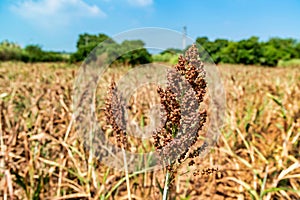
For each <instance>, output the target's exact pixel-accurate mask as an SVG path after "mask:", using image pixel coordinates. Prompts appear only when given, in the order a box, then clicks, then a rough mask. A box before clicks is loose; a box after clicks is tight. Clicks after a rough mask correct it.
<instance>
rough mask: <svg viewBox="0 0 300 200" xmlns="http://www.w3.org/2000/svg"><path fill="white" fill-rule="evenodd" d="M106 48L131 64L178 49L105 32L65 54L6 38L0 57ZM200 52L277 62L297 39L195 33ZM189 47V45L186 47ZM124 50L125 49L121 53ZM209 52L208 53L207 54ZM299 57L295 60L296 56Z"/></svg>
mask: <svg viewBox="0 0 300 200" xmlns="http://www.w3.org/2000/svg"><path fill="white" fill-rule="evenodd" d="M103 41H105V43H106V44H108V45H107V46H106V47H107V48H97V52H95V53H98V54H101V53H103V52H104V51H105V53H106V54H107V55H108V57H109V56H110V57H112V58H114V59H113V60H112V61H111V62H112V63H113V64H122V65H131V66H134V65H136V64H144V63H149V62H170V63H172V64H173V63H176V61H177V58H178V55H179V54H180V53H182V52H183V51H182V50H179V49H167V50H165V51H163V52H161V53H159V54H155V55H151V54H150V53H149V52H148V51H147V49H146V48H145V47H144V46H145V44H144V42H143V41H141V40H125V41H123V42H122V43H117V42H116V41H114V40H113V39H111V38H110V37H109V36H107V35H105V34H102V33H101V34H88V33H84V34H80V35H79V37H78V40H77V43H76V48H77V50H76V52H74V53H72V54H64V53H59V52H52V51H44V50H42V48H41V47H40V46H39V45H28V46H26V47H24V48H21V47H20V46H19V45H18V44H16V43H13V42H8V41H3V42H1V43H0V61H8V60H15V61H23V62H62V61H64V62H71V63H74V62H81V61H83V60H84V59H85V58H86V57H87V56H88V55H89V53H90V52H91V51H92V50H93V49H94V48H95V47H97V45H98V44H99V43H101V42H103ZM196 42H197V43H198V44H199V45H200V47H199V52H200V56H201V57H202V58H203V59H204V60H205V59H208V55H209V56H210V58H212V60H213V61H214V62H215V63H217V64H218V63H229V64H244V65H262V66H277V65H278V63H279V62H282V61H291V60H297V59H300V42H299V41H298V40H295V39H292V38H286V39H282V38H278V37H274V38H270V39H269V40H267V41H260V40H259V38H258V37H255V36H253V37H250V38H248V39H243V40H240V41H230V40H227V39H216V40H214V41H211V40H209V39H208V37H198V38H197V39H196ZM187 48H188V47H187ZM124 52H126V53H124ZM207 53H208V54H207ZM119 55H120V56H119ZM297 61H298V60H297Z"/></svg>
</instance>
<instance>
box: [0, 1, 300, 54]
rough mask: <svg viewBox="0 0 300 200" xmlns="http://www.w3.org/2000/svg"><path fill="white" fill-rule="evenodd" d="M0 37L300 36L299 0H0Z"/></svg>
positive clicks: (55, 40)
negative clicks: (150, 30) (157, 30)
mask: <svg viewBox="0 0 300 200" xmlns="http://www.w3.org/2000/svg"><path fill="white" fill-rule="evenodd" d="M0 25H1V29H0V41H2V40H5V39H7V40H9V41H13V42H17V43H19V44H20V45H21V46H25V45H27V44H39V45H41V46H42V47H43V49H45V50H55V51H63V50H64V51H75V50H76V40H77V38H78V35H79V34H80V33H84V32H87V33H105V34H107V35H109V36H113V35H115V34H118V33H120V32H123V31H127V30H130V29H134V28H142V27H161V28H168V29H172V30H176V31H182V29H183V26H187V33H188V36H190V37H191V38H193V39H195V38H196V37H198V36H207V37H208V38H209V39H211V40H214V39H216V38H226V39H230V40H240V39H245V38H248V37H250V36H253V35H255V36H258V37H260V38H261V40H267V39H268V38H270V37H282V38H286V37H292V38H295V39H299V40H300V1H299V0H206V1H205V0H169V1H167V0H0Z"/></svg>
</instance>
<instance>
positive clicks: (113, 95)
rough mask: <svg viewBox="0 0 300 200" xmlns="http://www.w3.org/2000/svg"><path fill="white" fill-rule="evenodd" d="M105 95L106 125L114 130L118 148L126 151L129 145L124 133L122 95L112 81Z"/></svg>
mask: <svg viewBox="0 0 300 200" xmlns="http://www.w3.org/2000/svg"><path fill="white" fill-rule="evenodd" d="M107 93H108V94H107V98H106V100H105V117H106V123H107V124H108V125H110V126H111V127H112V129H113V130H114V132H113V134H114V137H115V138H116V142H117V145H118V147H121V148H124V149H126V148H128V147H129V143H128V141H127V133H126V121H125V109H124V108H125V107H124V102H123V100H122V95H121V94H120V93H119V92H118V89H117V87H116V83H115V82H114V81H113V82H112V83H111V85H110V88H109V90H108V92H107Z"/></svg>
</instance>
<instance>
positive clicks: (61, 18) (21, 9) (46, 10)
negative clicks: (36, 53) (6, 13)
mask: <svg viewBox="0 0 300 200" xmlns="http://www.w3.org/2000/svg"><path fill="white" fill-rule="evenodd" d="M11 10H12V11H13V12H15V13H17V14H18V15H20V16H21V17H23V18H24V19H27V20H29V21H30V22H32V23H35V24H38V25H41V26H44V27H52V26H57V25H68V24H70V23H71V22H72V20H74V23H76V20H77V19H78V18H86V17H100V18H103V17H106V14H105V13H104V12H103V11H102V10H101V9H100V8H99V7H97V6H96V5H88V4H87V3H85V2H84V1H83V0H37V1H33V0H23V1H19V2H17V3H16V4H14V5H12V6H11Z"/></svg>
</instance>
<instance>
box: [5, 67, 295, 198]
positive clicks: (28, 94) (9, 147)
mask: <svg viewBox="0 0 300 200" xmlns="http://www.w3.org/2000/svg"><path fill="white" fill-rule="evenodd" d="M219 68H220V71H221V74H222V77H223V81H224V84H225V88H226V92H227V108H228V109H227V113H226V125H225V127H224V129H223V130H222V135H221V136H220V139H219V143H218V145H217V147H216V148H215V149H214V151H212V152H211V153H210V154H209V156H207V157H206V158H205V159H204V160H203V161H201V165H199V166H198V171H199V173H198V175H197V176H188V175H181V176H179V177H177V179H176V195H177V197H178V198H179V197H181V198H182V199H300V187H299V185H300V155H299V149H300V142H299V138H300V68H288V69H284V68H275V69H274V68H261V67H255V66H249V67H243V66H227V65H225V66H220V67H219ZM76 71H77V67H76V66H67V65H65V64H61V65H57V64H55V65H53V64H51V63H49V64H34V65H32V64H22V63H0V147H1V149H0V198H1V199H13V198H14V199H127V191H126V182H125V177H124V173H122V172H118V171H115V170H113V169H109V168H107V167H106V166H104V165H102V164H101V163H97V162H96V160H91V157H89V154H88V152H85V151H84V148H83V145H82V142H81V141H80V140H78V138H77V135H76V133H75V131H74V121H73V120H72V106H71V105H72V88H73V81H74V79H75V76H76ZM122 71H123V72H124V69H122V70H121V69H113V70H110V71H109V72H108V74H107V76H106V77H103V80H104V83H106V84H107V85H108V84H109V81H110V77H111V74H114V75H115V77H117V76H119V75H120V74H121V73H123V72H122ZM103 87H104V86H103ZM105 87H106V86H105ZM145 101H146V100H145ZM133 102H135V101H133ZM100 103H101V101H100ZM146 107H147V106H146ZM144 109H145V105H144V104H137V106H136V107H135V114H136V116H137V117H136V118H137V119H141V117H140V116H141V113H143V114H145V112H144ZM138 113H139V114H138ZM133 117H134V116H133ZM198 163H200V162H198ZM210 168H213V169H215V168H218V171H213V170H211V171H212V172H213V173H210V170H209V169H210ZM129 177H130V183H131V193H132V195H131V196H132V199H159V198H160V197H161V195H162V194H161V192H160V187H161V186H163V181H161V180H162V179H163V173H162V172H160V171H155V172H148V173H145V172H143V171H140V172H136V173H133V174H129Z"/></svg>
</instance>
